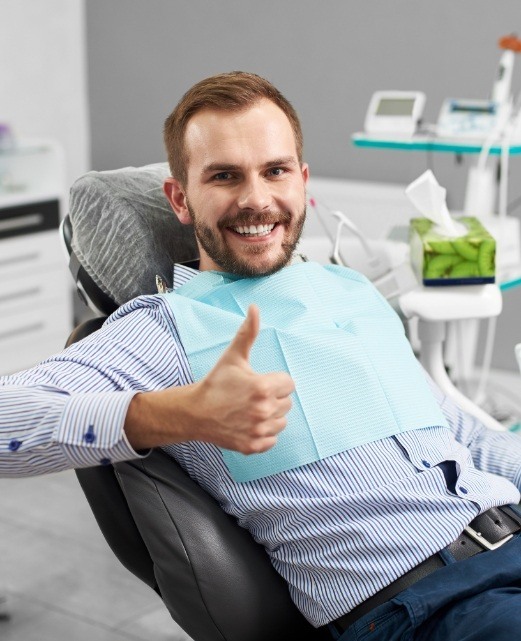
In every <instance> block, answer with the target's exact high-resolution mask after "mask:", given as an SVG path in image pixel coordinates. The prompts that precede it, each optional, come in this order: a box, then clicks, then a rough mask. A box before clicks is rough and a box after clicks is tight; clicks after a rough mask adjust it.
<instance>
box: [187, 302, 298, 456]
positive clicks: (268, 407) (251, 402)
mask: <svg viewBox="0 0 521 641" xmlns="http://www.w3.org/2000/svg"><path fill="white" fill-rule="evenodd" d="M258 333H259V310H258V308H257V307H256V306H255V305H250V307H249V309H248V314H247V316H246V319H245V321H244V322H243V324H242V325H241V327H240V328H239V330H238V332H237V334H236V335H235V337H234V339H233V341H232V342H231V344H230V345H229V347H228V348H227V349H226V351H225V352H224V353H223V354H222V356H221V358H220V359H219V360H218V361H217V363H216V365H215V366H214V368H213V369H212V370H211V371H210V372H209V373H208V375H207V376H206V377H205V378H204V379H202V380H201V381H199V383H196V386H198V390H197V391H198V394H197V396H198V403H200V405H199V409H200V410H201V412H202V413H204V414H205V415H206V420H205V421H204V422H200V424H199V426H198V428H196V431H197V432H198V435H197V436H194V438H197V439H199V440H205V441H209V442H212V443H215V444H216V445H219V446H221V447H225V448H227V449H232V450H236V451H239V452H242V453H243V454H252V453H257V452H264V451H266V450H268V449H269V448H270V447H272V446H273V445H275V443H276V440H277V434H278V433H279V432H280V431H281V430H283V429H284V427H285V426H286V423H287V419H286V414H287V413H288V412H289V410H290V408H291V399H290V394H291V393H292V392H293V391H294V389H295V385H294V383H293V380H292V379H291V377H290V376H289V374H287V373H286V372H275V373H270V374H257V373H256V372H254V371H253V369H252V367H251V365H250V362H249V358H250V351H251V348H252V346H253V343H254V342H255V339H256V338H257V335H258ZM201 432H202V433H201Z"/></svg>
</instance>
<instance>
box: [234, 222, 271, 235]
mask: <svg viewBox="0 0 521 641" xmlns="http://www.w3.org/2000/svg"><path fill="white" fill-rule="evenodd" d="M274 227H275V223H271V224H270V225H238V226H237V227H230V228H229V229H231V230H232V231H234V232H235V233H236V234H240V235H241V236H244V237H247V238H251V237H260V236H268V235H269V234H271V232H272V231H273V229H274Z"/></svg>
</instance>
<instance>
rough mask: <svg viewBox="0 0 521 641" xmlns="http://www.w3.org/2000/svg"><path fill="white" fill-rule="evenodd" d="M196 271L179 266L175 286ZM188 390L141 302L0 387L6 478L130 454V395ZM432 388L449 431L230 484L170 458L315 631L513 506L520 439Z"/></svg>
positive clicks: (195, 451) (193, 463) (194, 462)
mask: <svg viewBox="0 0 521 641" xmlns="http://www.w3.org/2000/svg"><path fill="white" fill-rule="evenodd" d="M193 273H194V272H193V270H190V269H188V268H183V267H181V266H176V270H175V273H174V287H177V286H179V285H181V284H182V283H183V282H186V281H187V280H188V279H189V278H191V277H192V275H193ZM191 382H193V381H192V377H191V373H190V368H189V365H188V361H187V359H186V355H185V353H184V351H183V348H182V345H181V344H180V341H179V338H178V335H177V329H176V322H175V318H174V316H173V313H172V311H171V309H170V306H169V305H168V303H166V301H165V300H164V298H163V297H162V296H147V297H140V298H137V299H134V300H133V301H130V302H129V303H127V304H126V305H124V306H123V307H121V308H120V309H119V310H118V311H117V312H116V313H115V314H113V315H112V316H111V317H110V319H109V320H108V321H107V322H106V323H105V325H104V326H103V328H102V329H101V330H100V331H99V332H96V333H95V334H93V335H91V336H89V337H88V338H86V339H84V340H83V341H81V342H80V343H78V344H76V345H72V346H71V347H70V348H68V349H67V350H65V351H64V352H62V353H61V354H59V355H57V356H54V357H52V358H50V359H48V360H46V361H44V362H43V363H41V364H40V365H38V366H36V367H35V368H32V369H29V370H27V371H25V372H22V373H20V374H17V375H14V376H10V377H4V378H2V379H0V394H1V395H0V399H1V403H0V475H4V476H6V475H11V476H14V475H27V474H36V473H43V472H49V471H58V470H60V469H65V468H70V467H80V466H88V465H96V464H99V463H110V462H111V461H117V460H124V459H126V458H135V457H136V456H137V455H136V453H135V452H134V451H133V450H132V448H131V447H130V445H129V444H128V442H127V440H126V438H125V435H124V433H123V430H122V426H123V422H124V418H125V414H126V410H127V407H128V404H129V402H130V399H131V398H132V395H133V394H134V393H136V392H137V391H146V390H156V389H163V388H165V387H168V386H172V385H185V384H189V383H191ZM432 388H433V393H434V395H435V397H436V399H437V401H438V402H439V404H440V406H441V409H442V411H443V413H444V414H445V416H446V417H447V420H448V422H449V424H450V426H451V431H452V432H449V431H448V430H446V429H444V428H441V427H431V428H427V429H423V430H415V431H411V432H405V433H403V434H399V435H396V436H394V437H390V438H387V439H383V440H380V441H377V442H373V443H369V444H367V445H363V446H361V447H356V448H354V449H351V450H349V451H347V452H343V453H341V454H337V455H335V456H331V457H329V458H326V459H323V460H321V461H317V462H315V463H312V464H309V465H305V466H302V467H300V468H297V469H293V470H289V471H286V472H282V473H280V474H276V475H274V476H271V477H267V478H263V479H259V480H257V481H250V482H247V483H235V482H234V481H233V480H232V479H231V477H230V475H229V473H228V470H227V468H226V466H225V465H224V463H223V459H222V456H221V453H220V450H219V449H218V448H217V447H215V446H213V445H211V444H208V443H201V442H196V441H189V442H187V443H184V444H176V445H172V446H169V447H166V448H165V450H166V451H167V452H168V453H169V454H170V455H171V456H172V457H174V458H175V459H176V460H178V461H179V463H180V464H181V465H182V466H183V468H184V469H185V470H186V471H187V472H188V474H189V475H190V476H191V477H192V478H194V479H195V480H196V481H197V482H198V483H199V484H200V485H201V486H202V487H203V488H205V489H206V490H207V491H208V492H209V493H210V494H211V495H212V496H214V497H215V498H216V499H217V500H218V501H219V503H220V505H221V506H222V508H223V509H224V510H225V511H226V512H228V513H229V514H232V515H233V516H234V517H236V519H237V520H238V522H239V523H240V525H242V526H243V527H245V528H247V529H248V530H249V531H250V532H251V534H252V536H253V537H254V538H255V540H256V541H258V542H259V543H261V544H262V545H264V547H265V549H266V551H267V553H268V554H269V556H270V558H271V561H272V563H273V565H274V567H275V568H276V569H277V570H278V572H279V573H280V574H281V575H282V576H283V577H284V578H285V579H286V581H287V582H288V585H289V588H290V592H291V595H292V598H293V600H294V601H295V603H296V605H297V606H298V607H299V608H300V610H301V611H302V612H303V614H304V615H305V616H306V617H307V618H308V620H309V621H310V622H311V623H313V624H314V625H316V626H320V625H324V624H325V623H327V622H328V621H331V620H333V619H336V618H338V617H339V616H341V615H342V614H345V613H347V612H349V611H350V610H351V609H352V608H353V607H355V606H356V605H357V604H359V603H361V602H362V601H364V600H366V599H367V598H368V597H370V596H371V595H372V594H374V593H375V592H377V591H378V590H380V589H382V588H383V587H385V586H386V585H388V584H389V583H391V582H392V581H393V580H395V579H396V578H398V577H399V576H401V575H402V574H404V573H405V572H407V571H408V570H409V569H411V568H413V567H414V566H416V565H417V564H418V563H420V562H421V561H422V560H424V559H425V558H427V557H428V556H430V555H432V554H434V553H435V552H436V551H438V550H440V549H441V548H443V547H444V546H446V545H447V544H448V543H450V542H451V541H453V540H454V539H455V538H456V537H457V536H458V535H459V534H460V532H461V531H462V529H463V528H464V526H465V525H466V524H467V523H469V522H470V521H471V520H472V519H473V518H474V517H475V516H476V515H477V514H478V512H482V511H484V510H486V509H488V508H489V507H491V506H494V505H503V504H506V503H515V502H518V501H519V498H520V496H519V491H518V489H517V488H519V487H521V439H519V437H518V436H516V435H514V434H511V433H502V432H490V431H488V430H487V429H486V428H485V427H483V426H482V425H481V424H480V423H479V422H478V421H476V420H475V419H472V418H471V417H469V416H467V415H465V414H463V413H462V412H461V411H460V410H459V409H458V408H457V407H456V406H455V405H454V404H453V403H452V402H451V401H450V400H449V399H448V398H446V397H444V396H443V394H442V393H441V392H440V391H439V390H438V389H437V388H436V387H435V386H434V385H433V384H432ZM368 411H369V412H370V408H368ZM451 476H452V477H453V478H451Z"/></svg>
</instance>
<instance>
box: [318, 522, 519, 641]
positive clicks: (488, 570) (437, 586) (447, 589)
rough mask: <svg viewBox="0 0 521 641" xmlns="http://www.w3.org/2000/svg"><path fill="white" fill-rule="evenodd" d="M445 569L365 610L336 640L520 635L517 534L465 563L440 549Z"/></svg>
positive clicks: (508, 638)
mask: <svg viewBox="0 0 521 641" xmlns="http://www.w3.org/2000/svg"><path fill="white" fill-rule="evenodd" d="M441 554H442V556H443V560H444V562H445V563H446V566H445V567H444V568H441V569H439V570H436V572H433V573H432V574H431V575H429V576H427V577H426V578H424V579H422V580H421V581H418V583H415V584H414V585H413V586H412V587H410V588H408V589H407V590H404V591H403V592H401V593H400V594H399V595H398V596H397V597H395V598H394V599H392V600H391V601H389V602H387V603H384V604H383V605H381V606H380V607H378V608H375V609H374V610H373V611H372V612H369V613H368V614H366V615H365V616H363V617H362V618H360V619H359V620H358V621H357V622H356V623H354V624H353V625H352V626H350V627H349V628H348V629H347V630H346V631H345V632H344V633H343V634H341V635H339V634H338V633H337V632H336V631H335V630H333V629H332V627H331V626H330V630H331V634H332V637H333V639H338V641H362V640H365V639H367V641H369V640H370V641H398V639H400V640H403V641H408V640H411V641H412V640H414V641H515V640H517V639H521V538H520V535H519V534H518V535H515V538H514V539H512V540H511V541H509V542H508V543H505V544H504V545H503V546H502V547H500V548H499V549H497V550H494V551H491V552H483V553H481V554H478V555H476V556H474V557H472V558H470V559H467V560H465V561H459V562H456V561H454V558H453V557H452V555H451V554H450V553H449V552H448V551H447V550H444V551H443V552H442V553H441Z"/></svg>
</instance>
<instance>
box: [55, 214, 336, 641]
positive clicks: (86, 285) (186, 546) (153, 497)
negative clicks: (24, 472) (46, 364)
mask: <svg viewBox="0 0 521 641" xmlns="http://www.w3.org/2000/svg"><path fill="white" fill-rule="evenodd" d="M72 233H73V230H72V226H71V224H70V221H69V220H68V219H67V220H66V221H65V222H64V224H63V226H62V236H63V239H64V241H65V245H66V247H67V250H68V252H69V254H71V255H72V258H71V261H72V265H73V268H74V269H73V273H74V274H75V280H77V281H78V280H79V281H80V283H81V287H82V290H83V292H82V294H84V293H85V292H88V295H89V297H90V298H91V300H94V301H95V305H96V307H98V309H101V310H106V312H107V313H109V312H111V311H113V309H114V306H115V303H114V301H110V300H109V301H107V300H106V298H107V297H106V294H103V292H101V290H99V288H98V286H97V285H96V283H95V282H94V281H93V280H92V279H91V278H90V277H89V275H88V274H87V272H86V271H85V270H84V269H81V268H80V267H81V266H79V265H78V264H77V261H76V259H75V257H74V254H73V252H72V243H71V241H72ZM107 302H108V304H107ZM103 321H104V317H103V318H95V319H92V320H89V321H87V322H86V323H84V324H83V325H81V326H80V327H79V328H77V329H76V330H75V331H74V332H73V333H72V335H71V336H70V338H69V341H68V344H70V343H72V342H75V341H77V340H81V339H82V338H84V337H85V336H86V335H87V334H89V333H91V332H92V331H95V330H96V329H98V328H99V327H100V326H101V325H102V323H103ZM76 473H77V476H78V480H79V482H80V484H81V487H82V489H83V491H84V493H85V496H86V497H87V500H88V502H89V504H90V507H91V509H92V512H93V514H94V516H95V518H96V520H97V522H98V525H99V527H100V529H101V531H102V533H103V535H104V536H105V539H106V540H107V542H108V544H109V546H110V547H111V549H112V551H113V552H114V554H115V555H116V557H117V558H118V559H119V560H120V562H121V563H122V564H123V565H124V566H125V567H126V568H127V569H128V570H129V571H130V572H132V574H134V575H135V576H137V577H138V578H139V579H141V580H142V581H144V582H145V583H146V584H147V585H149V586H150V587H151V588H152V589H153V590H155V591H156V592H157V593H158V594H159V595H160V596H161V598H162V599H163V601H164V603H165V605H166V607H167V608H168V610H169V612H170V614H171V615H172V617H173V619H174V620H175V621H176V622H177V623H178V624H179V625H180V626H181V627H182V628H183V629H184V630H185V631H186V632H187V633H188V634H189V635H190V636H191V637H192V638H193V639H194V640H195V641H268V640H269V641H289V640H293V639H298V640H299V641H314V640H317V639H330V635H329V634H328V633H327V632H326V631H324V630H322V629H318V630H317V629H315V628H313V627H312V626H311V625H310V624H309V623H308V622H307V621H306V620H305V619H304V617H303V616H302V615H301V614H300V612H299V611H298V610H297V608H296V607H295V605H294V604H293V602H292V601H291V599H290V596H289V592H288V588H287V585H286V583H285V581H284V580H283V579H282V578H281V577H280V576H279V575H278V574H277V572H276V571H275V570H274V569H273V567H272V565H271V563H270V561H269V559H268V556H267V554H266V552H265V551H264V549H263V548H262V547H261V546H259V545H258V544H257V543H255V542H254V541H253V539H252V538H251V536H250V535H249V533H248V532H247V531H246V530H244V529H243V528H241V527H240V526H239V525H238V524H237V523H236V521H235V520H234V519H233V518H231V517H230V516H228V515H227V514H225V513H224V512H223V511H222V510H221V509H220V507H219V506H218V504H217V503H216V502H215V501H214V499H213V498H211V497H210V496H209V495H208V494H207V493H206V492H204V491H203V490H202V489H201V488H200V487H199V486H198V485H197V484H196V483H194V482H193V481H192V480H191V479H190V478H189V477H188V476H187V475H186V474H185V472H184V471H183V470H182V469H181V468H180V466H179V465H177V463H176V462H175V461H173V460H172V459H171V458H170V457H169V456H167V455H166V454H165V453H164V452H162V451H161V450H155V451H153V452H152V453H151V454H150V456H148V457H147V458H145V459H142V460H141V459H140V460H136V461H130V462H127V463H118V464H116V465H114V466H106V467H93V468H87V469H80V470H77V472H76Z"/></svg>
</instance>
